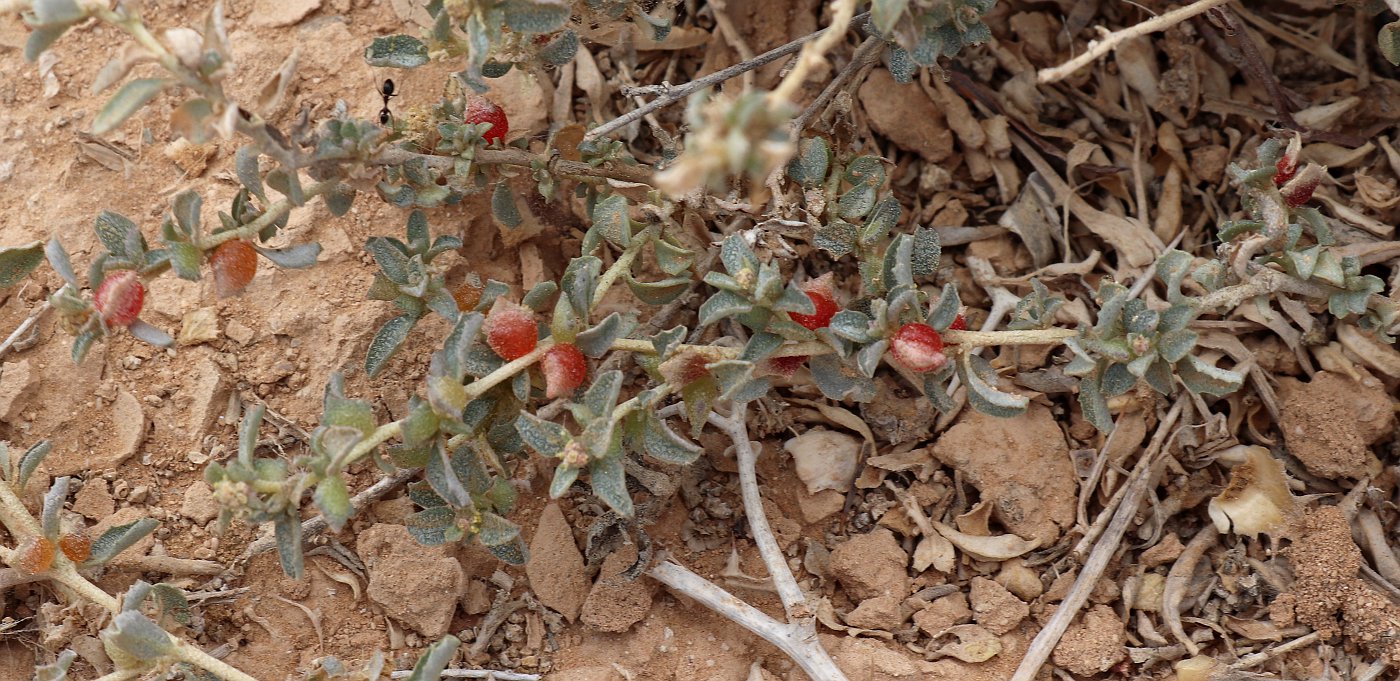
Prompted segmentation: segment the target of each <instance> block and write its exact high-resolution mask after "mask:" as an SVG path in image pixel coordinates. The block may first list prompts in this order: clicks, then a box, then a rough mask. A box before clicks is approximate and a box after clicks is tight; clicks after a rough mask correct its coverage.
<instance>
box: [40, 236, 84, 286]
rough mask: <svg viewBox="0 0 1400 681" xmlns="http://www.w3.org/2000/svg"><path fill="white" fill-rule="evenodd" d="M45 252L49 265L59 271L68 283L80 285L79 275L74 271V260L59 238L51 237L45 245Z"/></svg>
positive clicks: (59, 274)
mask: <svg viewBox="0 0 1400 681" xmlns="http://www.w3.org/2000/svg"><path fill="white" fill-rule="evenodd" d="M44 254H45V255H46V256H48V259H49V266H50V267H52V268H53V269H54V271H55V272H58V276H60V277H62V278H63V280H64V281H66V282H68V285H70V286H72V287H74V288H77V287H78V275H77V274H76V273H75V272H74V271H73V261H72V260H71V259H70V258H69V257H68V251H66V250H64V249H63V244H61V243H59V242H58V239H57V238H53V239H49V242H48V243H47V244H45V246H44Z"/></svg>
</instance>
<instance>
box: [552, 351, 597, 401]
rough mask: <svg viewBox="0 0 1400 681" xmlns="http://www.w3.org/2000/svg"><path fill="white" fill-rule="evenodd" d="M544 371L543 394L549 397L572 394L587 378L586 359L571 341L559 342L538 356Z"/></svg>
mask: <svg viewBox="0 0 1400 681" xmlns="http://www.w3.org/2000/svg"><path fill="white" fill-rule="evenodd" d="M540 370H541V371H543V372H544V385H545V388H544V396H545V397H547V398H549V399H551V400H552V399H555V398H557V397H566V396H568V395H572V394H573V392H574V391H575V390H578V387H579V386H581V385H583V381H584V379H587V378H588V360H587V359H585V358H584V356H583V353H582V352H579V349H578V346H576V345H574V344H573V343H560V344H558V345H555V346H554V347H552V348H550V349H548V350H546V351H545V353H544V357H542V358H540Z"/></svg>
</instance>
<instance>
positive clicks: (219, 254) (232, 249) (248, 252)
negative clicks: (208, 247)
mask: <svg viewBox="0 0 1400 681" xmlns="http://www.w3.org/2000/svg"><path fill="white" fill-rule="evenodd" d="M209 266H210V267H211V268H212V269H213V270H214V290H215V291H216V292H217V293H218V294H219V297H220V298H224V297H228V296H232V295H237V294H238V292H240V291H242V290H243V288H244V287H246V286H247V285H248V282H250V281H252V280H253V275H254V274H257V273H258V252H257V250H256V249H254V248H253V245H252V244H250V243H248V242H247V241H246V240H244V239H236V240H234V241H225V242H224V243H222V244H219V246H218V247H217V248H215V249H214V252H213V253H212V254H210V255H209Z"/></svg>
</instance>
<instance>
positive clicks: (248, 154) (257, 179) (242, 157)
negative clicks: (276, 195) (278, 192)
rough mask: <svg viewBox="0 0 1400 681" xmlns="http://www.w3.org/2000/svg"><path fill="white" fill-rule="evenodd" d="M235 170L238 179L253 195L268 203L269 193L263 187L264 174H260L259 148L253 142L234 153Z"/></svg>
mask: <svg viewBox="0 0 1400 681" xmlns="http://www.w3.org/2000/svg"><path fill="white" fill-rule="evenodd" d="M234 170H235V171H236V173H237V174H238V181H239V182H240V183H241V184H242V185H243V187H244V188H245V189H247V190H248V192H249V193H251V194H252V195H253V196H256V197H258V199H259V200H260V201H262V202H263V203H264V204H266V203H267V193H266V191H265V190H264V189H263V181H262V175H259V174H258V148H257V147H256V146H254V145H252V144H249V145H247V146H242V147H239V148H238V151H237V152H236V153H235V154H234Z"/></svg>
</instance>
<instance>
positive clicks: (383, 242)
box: [365, 236, 411, 286]
mask: <svg viewBox="0 0 1400 681" xmlns="http://www.w3.org/2000/svg"><path fill="white" fill-rule="evenodd" d="M396 241H397V239H390V238H388V237H382V236H375V237H370V238H369V239H368V240H367V241H365V248H366V249H367V250H369V252H370V255H373V256H374V261H375V262H376V263H379V269H380V270H381V271H383V272H384V276H386V277H388V278H389V281H392V282H394V283H395V284H398V285H400V286H407V285H408V284H409V282H410V280H409V273H410V267H411V263H410V262H409V258H408V253H406V252H405V249H403V248H402V247H401V244H400V243H395V242H396Z"/></svg>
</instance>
